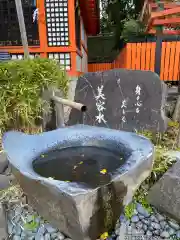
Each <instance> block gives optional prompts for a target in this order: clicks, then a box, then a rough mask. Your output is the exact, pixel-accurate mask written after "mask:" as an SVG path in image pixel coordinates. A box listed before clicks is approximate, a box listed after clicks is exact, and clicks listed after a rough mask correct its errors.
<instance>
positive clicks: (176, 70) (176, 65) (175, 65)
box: [173, 42, 180, 81]
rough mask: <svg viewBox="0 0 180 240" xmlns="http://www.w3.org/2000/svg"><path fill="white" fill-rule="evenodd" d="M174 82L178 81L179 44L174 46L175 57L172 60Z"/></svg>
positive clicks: (179, 71) (179, 75)
mask: <svg viewBox="0 0 180 240" xmlns="http://www.w3.org/2000/svg"><path fill="white" fill-rule="evenodd" d="M173 79H174V81H177V80H180V42H177V44H176V55H175V60H174V77H173Z"/></svg>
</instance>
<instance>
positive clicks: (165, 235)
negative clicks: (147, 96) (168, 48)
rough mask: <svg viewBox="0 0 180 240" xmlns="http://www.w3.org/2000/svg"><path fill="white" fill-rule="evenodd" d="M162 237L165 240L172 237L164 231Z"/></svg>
mask: <svg viewBox="0 0 180 240" xmlns="http://www.w3.org/2000/svg"><path fill="white" fill-rule="evenodd" d="M160 236H161V237H163V238H169V237H170V235H169V233H168V232H167V231H163V232H162V233H161V235H160Z"/></svg>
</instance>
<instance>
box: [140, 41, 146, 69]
mask: <svg viewBox="0 0 180 240" xmlns="http://www.w3.org/2000/svg"><path fill="white" fill-rule="evenodd" d="M145 66H146V43H143V44H142V50H141V70H145Z"/></svg>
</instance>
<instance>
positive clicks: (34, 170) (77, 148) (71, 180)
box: [3, 125, 154, 240]
mask: <svg viewBox="0 0 180 240" xmlns="http://www.w3.org/2000/svg"><path fill="white" fill-rule="evenodd" d="M3 148H4V150H5V152H6V153H7V156H8V159H9V162H10V164H11V166H12V169H13V173H14V175H15V176H16V178H17V180H18V181H19V183H20V186H21V187H22V188H23V190H24V192H25V193H26V194H27V196H28V202H29V204H30V205H31V206H32V207H34V209H35V210H36V211H37V212H38V213H39V214H40V215H41V216H42V217H44V218H45V219H46V220H48V221H49V222H50V223H51V224H52V225H54V226H55V227H57V228H59V230H60V231H61V232H63V233H64V234H65V235H67V236H68V237H71V238H72V239H73V240H95V239H97V238H98V237H99V236H100V235H101V234H102V233H103V232H106V231H110V230H112V229H113V228H114V227H115V223H116V221H117V220H118V218H119V216H120V215H121V213H122V211H123V208H124V206H125V205H126V204H128V203H129V202H130V201H131V200H132V197H133V194H134V192H135V190H136V189H137V188H138V187H139V185H140V184H141V183H142V181H144V180H145V178H146V177H148V175H149V174H150V172H151V169H152V164H153V152H154V147H153V145H152V143H151V142H150V141H149V140H148V139H146V138H144V137H141V136H138V135H136V134H134V133H128V132H123V131H118V130H112V129H107V128H99V127H94V126H85V125H75V126H71V127H67V128H61V129H57V130H54V131H51V132H45V133H42V134H38V135H27V134H24V133H20V132H14V131H11V132H7V133H5V135H4V136H3Z"/></svg>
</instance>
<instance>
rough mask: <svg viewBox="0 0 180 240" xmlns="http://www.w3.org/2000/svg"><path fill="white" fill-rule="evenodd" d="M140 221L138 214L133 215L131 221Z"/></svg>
mask: <svg viewBox="0 0 180 240" xmlns="http://www.w3.org/2000/svg"><path fill="white" fill-rule="evenodd" d="M138 221H139V217H138V216H137V215H135V216H132V218H131V222H133V223H136V222H138Z"/></svg>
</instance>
